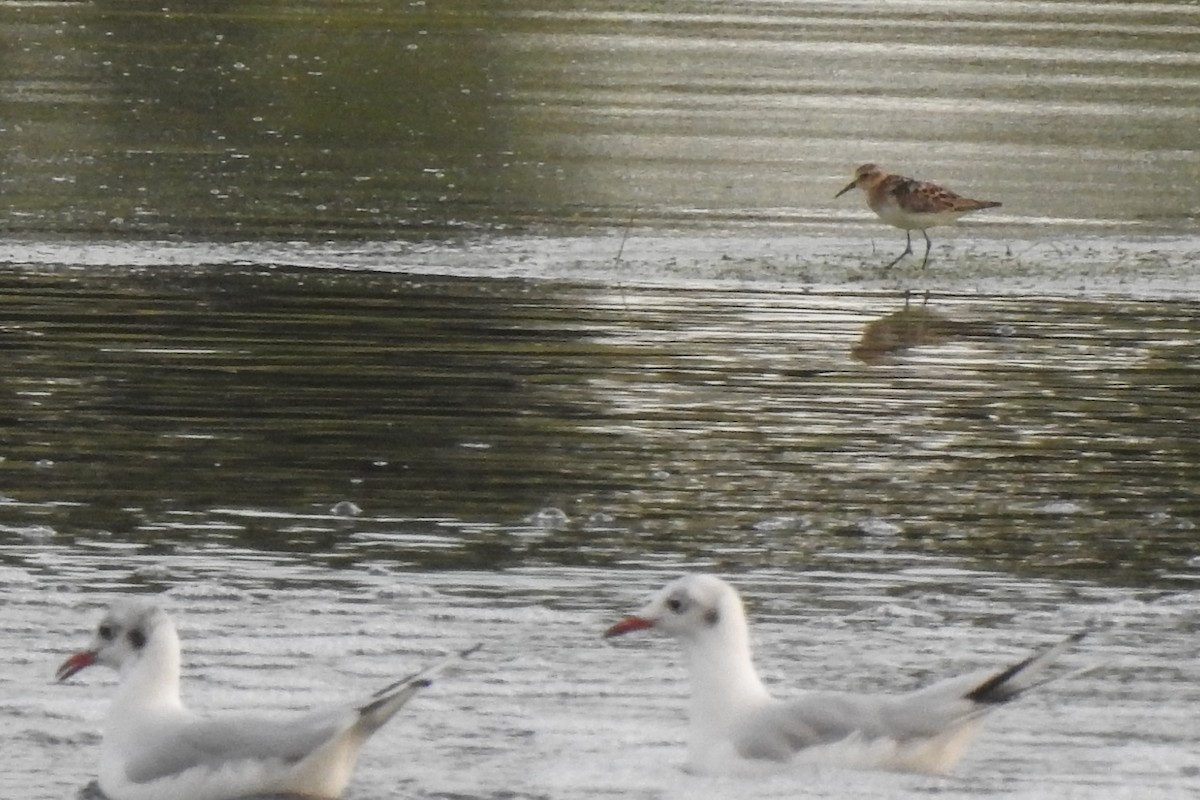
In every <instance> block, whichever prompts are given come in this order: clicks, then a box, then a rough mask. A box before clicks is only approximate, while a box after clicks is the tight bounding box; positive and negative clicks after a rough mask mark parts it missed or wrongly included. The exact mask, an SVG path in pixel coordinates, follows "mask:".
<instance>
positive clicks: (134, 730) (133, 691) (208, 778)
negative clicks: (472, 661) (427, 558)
mask: <svg viewBox="0 0 1200 800" xmlns="http://www.w3.org/2000/svg"><path fill="white" fill-rule="evenodd" d="M475 649H477V647H475V648H470V649H468V650H464V651H462V652H461V653H459V654H457V656H453V657H451V658H449V659H446V660H445V661H443V662H440V663H438V664H436V665H434V666H432V667H430V668H428V669H425V670H422V671H421V672H417V673H415V674H413V675H410V676H408V677H406V678H403V679H401V680H399V681H396V682H395V683H392V684H391V685H389V686H387V687H385V688H383V689H381V690H380V691H378V692H376V693H375V694H373V695H371V696H370V697H369V698H367V699H366V700H365V701H363V702H361V703H358V704H354V705H346V706H340V707H335V708H327V709H322V710H318V711H312V712H308V713H304V714H298V715H294V716H291V717H288V716H282V717H277V718H273V717H263V716H251V715H249V714H225V715H220V716H212V717H203V716H200V715H198V714H196V713H195V712H192V711H190V710H188V709H187V708H185V707H184V705H183V703H182V702H181V701H180V699H179V662H180V657H179V637H178V636H177V635H176V633H175V626H174V625H173V624H172V623H171V619H170V617H168V616H167V614H166V612H164V611H163V610H162V609H161V608H159V606H158V605H157V604H155V603H154V602H152V601H149V600H146V599H141V598H121V599H118V600H116V601H115V602H114V603H113V604H112V605H111V606H110V607H109V609H108V611H107V613H106V614H105V615H104V618H103V620H101V622H100V625H99V627H97V629H96V635H95V638H94V639H93V640H92V642H91V643H90V644H89V646H88V648H87V649H86V650H82V651H80V652H78V653H76V654H75V655H73V656H71V657H70V658H68V659H67V660H66V661H64V662H63V664H62V666H61V667H59V668H58V674H57V677H58V680H59V681H64V680H66V679H67V678H70V677H71V676H72V675H74V674H75V673H77V672H79V671H80V670H81V669H84V668H85V667H89V666H91V665H92V664H104V665H106V666H109V667H112V668H114V669H116V670H117V671H118V672H119V673H120V686H119V688H118V689H117V695H116V697H115V698H114V699H113V702H112V706H111V708H110V709H109V712H108V718H107V720H106V722H105V724H104V736H103V741H102V743H101V755H100V780H99V783H100V789H101V791H103V792H104V794H105V795H106V796H107V797H108V798H109V800H163V798H171V800H227V799H228V798H237V797H245V796H247V795H257V794H291V795H302V796H305V797H319V798H336V797H338V796H339V795H341V793H342V791H343V789H345V787H346V784H347V783H349V781H350V775H351V773H352V772H353V770H354V764H355V762H356V761H357V760H358V752H359V749H360V748H361V747H362V745H363V743H364V742H365V741H366V740H367V739H368V738H369V737H370V736H371V734H372V733H374V732H375V731H376V730H378V729H379V727H380V726H382V725H383V724H384V723H385V722H387V721H388V720H389V719H391V717H392V716H393V715H394V714H395V713H396V712H397V711H399V710H400V709H401V708H402V707H403V706H404V704H405V703H407V702H408V701H409V699H410V698H411V697H412V696H413V695H414V694H416V693H417V692H418V691H420V690H421V689H422V688H424V687H425V686H428V685H429V683H430V679H431V678H432V677H433V676H434V675H435V674H437V673H438V672H440V671H441V670H442V669H443V668H444V667H445V666H446V664H447V663H449V662H450V661H452V660H454V659H455V658H457V657H461V656H465V655H468V654H469V653H471V652H473V651H474V650H475Z"/></svg>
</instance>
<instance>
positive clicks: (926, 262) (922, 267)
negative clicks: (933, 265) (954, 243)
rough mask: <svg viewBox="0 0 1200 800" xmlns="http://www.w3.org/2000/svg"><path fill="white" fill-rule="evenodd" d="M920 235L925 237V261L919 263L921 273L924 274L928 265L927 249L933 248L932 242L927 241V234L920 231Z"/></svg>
mask: <svg viewBox="0 0 1200 800" xmlns="http://www.w3.org/2000/svg"><path fill="white" fill-rule="evenodd" d="M921 235H922V236H924V237H925V259H924V260H923V261H921V271H922V272H924V270H925V265H926V264H928V263H929V248H930V247H932V246H933V242H931V241H929V234H928V233H926V232H925V230H924V229H922V230H921Z"/></svg>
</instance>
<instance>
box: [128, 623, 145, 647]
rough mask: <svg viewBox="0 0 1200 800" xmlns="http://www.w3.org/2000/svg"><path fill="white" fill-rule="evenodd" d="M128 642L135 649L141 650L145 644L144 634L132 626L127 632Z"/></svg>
mask: <svg viewBox="0 0 1200 800" xmlns="http://www.w3.org/2000/svg"><path fill="white" fill-rule="evenodd" d="M129 643H130V644H131V645H133V648H134V649H135V650H141V649H142V648H143V647H145V646H146V634H144V633H142V632H141V631H140V630H138V629H137V628H134V629H133V630H131V631H130V632H129Z"/></svg>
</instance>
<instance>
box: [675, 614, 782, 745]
mask: <svg viewBox="0 0 1200 800" xmlns="http://www.w3.org/2000/svg"><path fill="white" fill-rule="evenodd" d="M738 610H739V611H740V609H738ZM684 648H685V651H686V653H687V657H688V660H689V662H690V663H689V668H690V669H689V673H690V675H691V681H692V701H691V742H690V748H691V750H692V755H693V756H694V757H695V756H700V757H702V756H703V753H702V751H703V750H705V749H707V748H708V747H710V746H711V745H713V744H716V743H719V742H720V741H723V740H728V739H729V738H731V737H732V735H733V733H734V731H735V730H736V728H737V726H738V724H739V722H740V721H741V720H742V719H744V718H745V715H746V714H747V713H749V712H751V711H754V710H756V709H758V708H760V707H762V705H763V704H765V703H766V702H767V701H768V700H770V695H769V694H768V693H767V689H766V687H765V686H763V684H762V681H761V680H759V677H758V673H757V671H755V669H754V663H753V662H752V661H751V656H750V635H749V632H748V630H747V628H746V621H745V618H744V617H743V616H742V615H741V614H740V613H739V614H733V613H726V614H725V615H724V617H723V619H722V620H721V623H720V626H719V627H717V628H712V629H708V630H703V631H700V632H698V634H697V635H696V636H695V637H694V638H692V639H689V640H688V641H685V642H684Z"/></svg>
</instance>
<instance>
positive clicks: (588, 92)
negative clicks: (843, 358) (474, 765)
mask: <svg viewBox="0 0 1200 800" xmlns="http://www.w3.org/2000/svg"><path fill="white" fill-rule="evenodd" d="M1198 31H1200V14H1198V13H1197V11H1196V8H1195V6H1193V5H1191V4H1187V3H1135V2H1094V3H1062V2H1025V3H1019V4H1014V3H978V2H974V1H973V0H953V1H951V0H943V1H942V2H937V3H921V2H893V3H887V4H884V5H880V4H879V3H876V2H838V3H817V4H814V3H809V2H795V1H794V0H791V1H789V0H780V1H779V2H768V3H764V2H758V1H757V0H755V1H754V2H738V1H737V0H728V1H727V2H723V3H721V4H720V5H719V7H714V5H713V4H712V3H708V2H703V1H701V0H663V2H661V3H659V4H657V5H656V6H655V8H654V9H653V10H648V9H647V8H646V7H645V6H644V4H642V3H624V2H615V3H609V4H606V6H605V7H604V8H600V9H598V8H595V7H594V4H590V3H579V2H558V3H547V2H540V1H539V0H514V1H513V2H506V3H504V4H503V6H502V7H500V6H495V7H493V5H489V4H480V3H476V2H462V1H461V0H460V1H458V2H444V3H436V4H435V3H412V4H399V5H397V4H388V3H383V4H379V3H373V2H361V3H359V2H356V3H345V2H337V3H333V2H327V1H325V0H314V1H313V2H306V3H303V4H301V5H300V6H296V4H282V5H281V4H278V3H271V2H250V3H245V4H243V5H242V6H241V7H239V9H238V10H237V11H236V12H231V11H230V10H229V9H228V8H227V6H226V5H225V4H224V3H214V2H203V1H201V0H197V1H196V2H194V3H191V4H190V5H189V8H188V10H187V12H186V13H183V12H179V11H177V10H174V9H169V8H162V9H155V10H152V11H146V10H141V9H123V8H116V7H102V6H96V5H93V4H87V3H24V2H13V3H6V4H3V5H0V44H2V45H3V46H4V52H6V53H8V54H9V58H8V59H6V61H5V65H4V66H5V67H6V70H5V71H4V72H3V73H0V119H2V120H4V122H3V126H4V127H3V128H2V129H0V133H3V134H4V135H5V143H6V147H7V149H8V152H9V153H10V154H11V157H10V158H9V160H8V162H7V164H6V172H5V175H4V176H3V181H4V184H3V188H4V189H5V196H6V200H7V202H8V203H9V204H10V207H11V209H12V211H11V214H10V217H9V225H10V226H11V227H12V228H13V229H15V230H21V231H28V232H32V233H33V234H34V235H38V234H40V233H43V232H47V231H49V232H64V231H65V232H80V231H86V232H92V233H97V234H102V233H115V234H126V235H128V234H131V233H137V234H145V233H150V234H154V235H185V236H189V237H215V238H227V237H239V238H240V237H249V238H257V237H262V236H274V237H292V236H296V237H302V238H306V239H314V240H318V239H324V238H325V237H330V236H333V237H368V238H369V237H379V238H403V239H422V238H425V237H430V236H445V235H448V234H457V233H461V232H463V231H472V232H474V231H479V230H511V229H512V228H514V227H526V226H528V227H533V228H537V227H540V226H543V225H546V224H547V223H549V224H552V225H567V226H576V225H580V224H583V225H588V224H593V223H600V224H602V225H611V224H624V223H625V222H626V221H627V220H629V219H630V218H631V217H632V218H633V219H634V221H635V222H636V223H637V224H639V225H647V226H652V227H653V226H666V227H676V226H683V227H688V226H691V225H694V224H695V223H696V221H698V220H699V221H702V222H705V223H710V224H711V223H712V222H714V221H720V222H722V223H724V224H728V225H739V224H747V223H748V224H752V225H753V224H758V225H762V224H768V225H770V224H776V225H787V226H791V227H793V228H800V227H801V226H803V228H804V230H805V231H806V232H808V233H812V232H814V231H824V232H828V231H830V230H831V229H834V228H835V227H840V226H841V225H842V224H843V223H844V222H846V221H851V220H853V221H854V222H855V223H857V222H858V221H860V220H865V219H867V218H868V214H867V212H865V210H864V209H863V208H862V207H861V206H860V205H858V204H852V203H850V202H848V201H847V202H834V201H833V200H832V195H833V192H834V191H836V189H837V188H840V186H841V185H843V184H844V182H845V181H846V180H847V179H848V178H849V174H850V171H851V170H852V169H853V168H854V166H855V165H857V164H859V163H863V162H866V161H878V162H881V163H884V164H885V165H888V166H891V167H893V168H894V169H895V170H896V171H899V172H901V173H903V174H913V173H915V174H916V175H917V176H918V177H921V178H925V179H930V180H936V181H939V182H945V183H948V185H950V186H951V187H952V188H956V189H958V190H960V191H963V192H965V193H968V194H975V195H978V196H989V197H991V196H993V195H995V196H996V199H999V200H1001V201H1003V202H1004V208H1003V209H1001V212H1002V213H997V214H995V215H991V216H989V218H988V219H984V220H980V221H978V222H975V223H973V227H974V229H975V230H978V231H995V230H997V229H1005V228H1007V229H1013V228H1016V229H1020V230H1024V231H1025V232H1027V233H1028V232H1029V231H1031V230H1032V231H1036V232H1039V233H1040V232H1044V231H1046V230H1047V229H1055V228H1057V229H1059V230H1060V231H1061V230H1070V229H1076V228H1079V227H1091V226H1105V227H1107V226H1112V225H1120V226H1122V227H1123V228H1124V229H1125V230H1126V231H1132V230H1143V231H1153V232H1172V233H1187V232H1189V231H1190V230H1191V229H1193V228H1194V223H1195V217H1196V214H1197V210H1198V206H1197V201H1196V195H1195V191H1194V186H1195V183H1196V180H1195V179H1196V177H1197V175H1200V155H1198V152H1200V151H1198V150H1197V147H1196V138H1195V131H1196V130H1197V128H1198V127H1200V82H1198V81H1197V80H1196V68H1197V65H1198V64H1200V56H1198V55H1197V54H1196V52H1195V48H1194V40H1195V37H1196V35H1197V32H1198ZM164 43H169V45H168V44H164ZM880 235H882V233H881V234H880Z"/></svg>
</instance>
